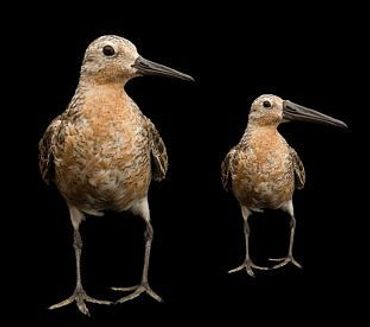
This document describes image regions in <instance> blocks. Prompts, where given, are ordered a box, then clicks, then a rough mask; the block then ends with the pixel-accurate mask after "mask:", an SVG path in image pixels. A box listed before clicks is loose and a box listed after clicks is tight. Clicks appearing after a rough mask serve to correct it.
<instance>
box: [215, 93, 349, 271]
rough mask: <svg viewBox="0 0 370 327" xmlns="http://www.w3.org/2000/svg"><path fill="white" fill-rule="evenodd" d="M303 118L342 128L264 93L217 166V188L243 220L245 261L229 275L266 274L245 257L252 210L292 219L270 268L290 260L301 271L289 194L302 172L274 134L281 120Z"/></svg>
mask: <svg viewBox="0 0 370 327" xmlns="http://www.w3.org/2000/svg"><path fill="white" fill-rule="evenodd" d="M288 119H289V120H292V119H299V120H306V121H315V122H319V123H326V124H331V125H336V126H340V127H345V124H344V123H343V122H340V121H338V120H335V119H333V118H331V117H329V116H326V115H323V114H320V113H318V112H315V111H313V110H311V109H308V108H304V107H301V106H298V105H295V104H293V103H292V102H289V101H284V100H282V99H281V98H279V97H276V96H273V95H263V96H261V97H259V98H258V99H256V100H255V101H254V102H253V104H252V107H251V111H250V114H249V121H248V126H247V129H246V131H245V133H244V135H243V137H242V139H241V141H240V143H239V144H238V145H237V146H235V147H234V148H232V149H231V151H230V152H229V153H228V154H227V156H226V158H225V159H224V161H223V163H222V165H221V178H222V184H223V186H224V188H225V189H226V190H231V191H232V192H233V194H234V196H235V197H236V198H237V200H238V201H239V203H240V206H241V209H242V215H243V218H244V233H245V237H246V258H245V260H244V262H243V264H242V265H240V266H239V267H237V268H235V269H233V270H231V271H230V272H235V271H239V270H241V269H245V270H246V271H247V273H248V274H249V275H251V276H254V273H253V270H252V268H256V269H262V270H267V269H269V268H267V267H260V266H257V265H255V264H254V263H253V262H252V260H251V259H250V254H249V234H250V231H249V225H248V218H249V216H250V215H251V213H252V211H257V212H258V211H263V209H267V208H269V209H282V210H284V211H286V212H288V213H289V214H290V216H291V238H290V246H289V253H288V256H287V257H286V258H282V259H272V260H273V261H281V262H280V263H279V264H277V265H275V266H274V267H272V268H275V269H276V268H280V267H282V266H284V265H286V264H287V263H289V262H292V263H293V264H294V265H296V266H298V267H300V265H299V264H298V263H297V262H296V261H295V259H294V258H293V254H292V250H293V239H294V231H295V224H296V222H295V218H294V210H293V202H292V198H293V193H294V190H295V189H301V188H303V187H304V184H305V179H306V176H305V170H304V167H303V164H302V161H301V159H300V158H299V156H298V154H297V152H296V151H295V150H294V149H293V148H291V147H290V146H289V145H288V143H287V142H286V141H285V139H284V138H283V137H282V136H281V135H280V134H279V132H278V130H277V128H278V126H279V124H280V123H281V122H283V121H284V120H288Z"/></svg>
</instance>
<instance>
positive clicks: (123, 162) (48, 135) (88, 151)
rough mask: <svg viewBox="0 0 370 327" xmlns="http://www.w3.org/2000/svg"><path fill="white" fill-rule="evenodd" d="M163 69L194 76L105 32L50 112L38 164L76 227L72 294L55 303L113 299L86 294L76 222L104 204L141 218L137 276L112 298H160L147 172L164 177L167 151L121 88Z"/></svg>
mask: <svg viewBox="0 0 370 327" xmlns="http://www.w3.org/2000/svg"><path fill="white" fill-rule="evenodd" d="M143 75H160V76H167V77H172V78H178V79H182V80H185V81H194V79H193V78H192V77H191V76H189V75H186V74H183V73H180V72H178V71H176V70H174V69H171V68H168V67H166V66H163V65H160V64H157V63H154V62H152V61H149V60H146V59H144V58H143V57H141V56H140V55H139V54H138V52H137V49H136V47H135V46H134V45H133V44H132V43H131V42H130V41H128V40H126V39H124V38H122V37H119V36H114V35H108V36H102V37H100V38H98V39H96V40H95V41H93V42H92V43H91V44H90V45H89V46H88V48H87V50H86V53H85V56H84V59H83V63H82V67H81V73H80V79H79V83H78V87H77V89H76V91H75V95H74V96H73V98H72V100H71V102H70V104H69V105H68V107H67V109H66V111H65V112H64V113H62V114H61V115H60V116H58V117H57V118H55V119H54V120H53V121H52V123H51V124H50V126H49V127H48V128H47V130H46V132H45V134H44V136H43V137H42V139H41V141H40V143H39V166H40V170H41V174H42V177H43V179H44V181H45V182H46V183H48V184H49V183H51V182H52V183H54V184H55V185H56V187H57V189H58V190H59V192H60V193H61V194H62V196H63V197H64V199H65V201H66V203H67V206H68V208H69V213H70V219H71V222H72V225H73V228H74V243H73V246H74V250H75V257H76V274H77V281H76V287H75V290H74V292H73V294H72V296H70V297H69V298H67V299H66V300H64V301H62V302H60V303H58V304H55V305H53V306H51V307H50V309H56V308H60V307H63V306H65V305H68V304H70V303H73V302H76V305H77V307H78V309H79V310H80V311H81V312H82V313H83V314H86V315H89V310H88V308H87V306H86V303H85V302H92V303H98V304H110V303H111V302H109V301H102V300H98V299H94V298H92V297H90V296H88V295H87V294H86V292H85V290H84V288H83V286H82V282H81V273H80V257H81V249H82V239H81V236H80V232H79V226H80V223H81V222H82V221H83V220H85V215H86V214H88V215H93V216H103V215H104V212H105V211H107V210H110V211H115V212H123V211H130V212H132V213H134V214H136V215H138V216H140V217H141V218H142V219H143V220H144V221H145V223H146V231H145V256H144V267H143V273H142V279H141V283H140V284H139V285H137V286H132V287H126V288H112V289H114V290H120V291H132V293H131V294H129V295H127V296H125V297H122V298H121V299H119V300H118V301H117V302H119V303H122V302H125V301H128V300H132V299H134V298H136V297H137V296H139V295H140V294H142V293H144V292H146V293H147V294H149V295H150V296H151V297H152V298H154V299H155V300H157V301H162V299H161V297H160V296H159V295H157V294H156V293H155V292H154V291H153V290H152V289H151V288H150V286H149V283H148V270H149V257H150V248H151V244H152V240H153V228H152V225H151V222H150V210H149V204H148V190H149V185H150V182H151V180H152V179H154V180H156V181H161V180H162V179H164V178H165V175H166V172H167V167H168V157H167V151H166V147H165V145H164V142H163V140H162V138H161V136H160V135H159V132H158V131H157V129H156V127H155V126H154V124H153V123H152V122H151V121H150V120H149V119H148V118H147V117H145V116H144V115H143V113H142V112H141V111H140V109H139V108H138V106H137V105H136V104H135V102H134V101H133V100H132V99H131V98H130V97H129V96H128V95H127V94H126V92H125V90H124V86H125V85H126V83H127V82H128V81H129V80H131V79H132V78H134V77H138V76H143Z"/></svg>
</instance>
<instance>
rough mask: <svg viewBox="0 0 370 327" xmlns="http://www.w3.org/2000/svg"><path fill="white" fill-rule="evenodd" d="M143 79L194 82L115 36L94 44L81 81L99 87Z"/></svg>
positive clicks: (89, 52)
mask: <svg viewBox="0 0 370 327" xmlns="http://www.w3.org/2000/svg"><path fill="white" fill-rule="evenodd" d="M143 75H159V76H166V77H172V78H178V79H182V80H187V81H194V79H193V78H192V77H191V76H189V75H186V74H183V73H180V72H178V71H176V70H174V69H172V68H169V67H166V66H163V65H160V64H157V63H155V62H152V61H149V60H147V59H144V58H143V57H141V56H140V55H139V53H138V51H137V49H136V47H135V45H134V44H132V43H131V42H130V41H129V40H126V39H124V38H122V37H119V36H115V35H106V36H102V37H100V38H98V39H96V40H95V41H93V42H92V43H91V44H90V45H89V46H88V48H87V50H86V52H85V57H84V60H83V63H82V68H81V78H83V79H88V80H89V81H93V82H94V83H97V84H105V83H111V82H123V83H125V82H127V81H128V80H130V79H132V78H134V77H137V76H143Z"/></svg>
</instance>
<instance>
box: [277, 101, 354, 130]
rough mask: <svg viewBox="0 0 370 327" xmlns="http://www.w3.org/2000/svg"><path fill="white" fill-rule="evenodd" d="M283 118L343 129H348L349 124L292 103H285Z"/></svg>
mask: <svg viewBox="0 0 370 327" xmlns="http://www.w3.org/2000/svg"><path fill="white" fill-rule="evenodd" d="M283 117H284V120H287V121H291V120H298V121H304V122H309V123H317V124H323V125H332V126H336V127H341V128H348V126H347V124H346V123H345V122H343V121H341V120H338V119H335V118H333V117H330V116H328V115H324V114H322V113H321V112H318V111H316V110H312V109H309V108H306V107H303V106H300V105H298V104H295V103H294V102H291V101H288V100H286V101H284V105H283Z"/></svg>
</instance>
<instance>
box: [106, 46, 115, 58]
mask: <svg viewBox="0 0 370 327" xmlns="http://www.w3.org/2000/svg"><path fill="white" fill-rule="evenodd" d="M103 53H104V55H106V56H109V57H111V56H113V55H114V54H115V53H116V52H115V51H114V49H113V47H111V46H110V45H106V46H105V47H104V48H103Z"/></svg>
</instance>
